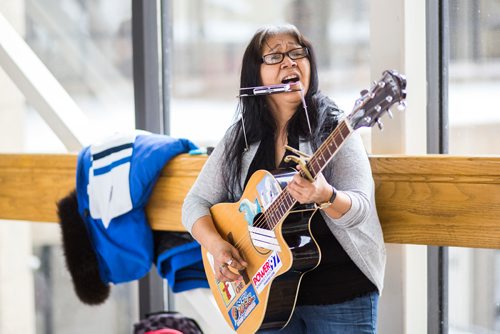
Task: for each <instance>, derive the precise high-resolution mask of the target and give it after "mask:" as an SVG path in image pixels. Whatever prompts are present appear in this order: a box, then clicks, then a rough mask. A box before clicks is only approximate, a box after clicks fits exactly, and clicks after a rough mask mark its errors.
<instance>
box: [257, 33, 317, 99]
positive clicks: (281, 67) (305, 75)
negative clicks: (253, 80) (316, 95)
mask: <svg viewBox="0 0 500 334" xmlns="http://www.w3.org/2000/svg"><path fill="white" fill-rule="evenodd" d="M297 48H302V45H300V44H299V43H298V41H297V40H296V39H295V38H294V37H293V36H291V35H286V34H285V35H276V36H273V37H270V38H269V39H267V40H266V42H265V43H264V48H263V50H262V56H264V55H268V54H272V53H285V52H288V51H290V50H293V49H297ZM260 77H261V80H262V84H263V85H264V86H267V85H276V84H281V83H287V82H290V81H292V82H293V81H300V82H301V84H302V87H303V90H304V95H305V94H306V93H307V89H308V88H309V80H310V77H311V64H310V62H309V58H308V57H304V58H300V59H295V60H293V59H291V58H290V57H289V56H288V55H286V54H285V55H284V57H283V61H282V62H280V63H277V64H273V65H269V64H266V63H262V65H260ZM269 98H271V99H285V100H287V101H290V102H291V101H295V100H297V99H298V100H297V103H300V101H301V100H300V94H298V93H285V94H275V95H270V96H269Z"/></svg>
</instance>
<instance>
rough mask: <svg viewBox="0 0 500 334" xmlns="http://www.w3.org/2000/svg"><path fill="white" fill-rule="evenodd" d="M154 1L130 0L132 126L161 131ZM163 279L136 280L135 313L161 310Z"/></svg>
mask: <svg viewBox="0 0 500 334" xmlns="http://www.w3.org/2000/svg"><path fill="white" fill-rule="evenodd" d="M157 13H158V10H157V2H156V0H132V49H133V73H134V101H135V102H134V103H135V127H136V128H137V129H143V130H147V131H151V132H153V133H163V131H164V129H163V115H162V111H161V102H162V100H161V99H160V92H161V83H160V78H159V73H160V72H159V63H160V62H159V55H158V25H157ZM164 306H165V302H164V282H163V279H162V278H161V277H160V276H159V275H158V274H157V273H156V272H155V269H154V268H153V269H152V270H151V271H150V272H149V273H148V274H147V275H146V276H145V277H144V278H142V279H140V280H139V314H140V318H144V317H145V316H146V315H147V314H148V313H151V312H157V311H162V310H164Z"/></svg>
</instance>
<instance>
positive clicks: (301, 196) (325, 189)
mask: <svg viewBox="0 0 500 334" xmlns="http://www.w3.org/2000/svg"><path fill="white" fill-rule="evenodd" d="M296 168H297V170H298V171H300V168H301V167H300V165H297V167H296ZM287 189H288V192H289V193H290V195H292V197H293V198H295V199H296V200H297V201H298V202H299V203H301V204H306V203H316V204H321V203H326V202H328V201H329V200H330V199H331V198H332V192H333V191H334V190H333V188H332V185H330V184H329V183H328V181H326V179H325V177H324V176H323V174H322V173H319V174H318V175H317V177H316V179H315V180H314V182H311V181H309V180H308V179H305V178H303V177H302V176H300V173H297V174H295V175H294V176H293V178H292V181H290V183H289V184H288V186H287ZM350 208H351V198H350V197H349V196H348V195H347V194H345V193H344V192H342V191H339V190H337V195H336V197H335V200H334V201H333V203H332V204H331V205H330V206H328V207H327V208H324V209H322V210H323V211H325V213H326V214H327V215H328V216H329V217H331V218H333V219H338V218H340V217H342V216H343V215H344V214H345V213H346V212H347V211H349V209H350Z"/></svg>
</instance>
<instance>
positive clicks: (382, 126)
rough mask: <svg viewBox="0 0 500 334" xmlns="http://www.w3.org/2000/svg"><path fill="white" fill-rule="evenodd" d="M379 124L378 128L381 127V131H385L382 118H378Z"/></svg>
mask: <svg viewBox="0 0 500 334" xmlns="http://www.w3.org/2000/svg"><path fill="white" fill-rule="evenodd" d="M377 125H378V128H379V129H380V131H384V123H382V121H381V120H380V118H379V119H377Z"/></svg>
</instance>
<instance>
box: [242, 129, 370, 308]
mask: <svg viewBox="0 0 500 334" xmlns="http://www.w3.org/2000/svg"><path fill="white" fill-rule="evenodd" d="M288 143H289V144H288V145H290V146H292V147H294V148H296V149H298V147H299V142H298V139H293V138H290V137H289V138H288ZM289 154H291V153H290V152H286V153H285V155H289ZM279 167H280V168H287V167H295V163H294V162H290V163H288V164H287V163H285V162H284V161H283V160H282V161H281V164H280V166H279ZM259 169H265V170H268V171H271V170H274V169H276V168H275V146H274V138H272V137H267V138H264V139H263V140H262V141H261V143H260V145H259V148H258V150H257V153H256V154H255V157H254V159H253V161H252V163H251V164H250V167H249V169H248V174H247V177H246V180H245V186H246V183H247V182H248V180H249V178H250V176H252V174H253V173H254V172H256V171H257V170H259ZM310 225H311V231H312V234H313V236H314V238H315V239H316V241H317V242H318V244H319V246H320V248H321V254H322V259H321V263H320V265H319V266H318V267H316V268H315V269H314V270H312V271H310V272H308V273H306V274H304V276H303V278H302V282H301V284H300V290H299V296H298V300H297V304H298V305H324V304H336V303H341V302H344V301H347V300H350V299H353V298H356V297H358V296H362V295H364V294H367V293H369V292H373V291H377V288H376V286H375V285H374V284H373V283H372V282H371V281H370V280H369V279H368V278H367V277H366V276H365V275H364V274H363V273H362V272H361V270H359V268H358V267H357V266H356V265H355V264H354V262H353V261H352V260H351V258H350V257H349V255H347V253H346V252H345V250H344V249H343V248H342V246H341V245H340V244H339V242H338V241H337V239H336V238H335V236H334V235H333V233H332V232H331V231H330V229H329V228H328V226H327V225H326V222H325V220H324V219H323V217H322V216H321V214H320V213H319V212H318V213H316V214H315V215H314V216H313V218H312V220H311V223H310Z"/></svg>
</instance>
